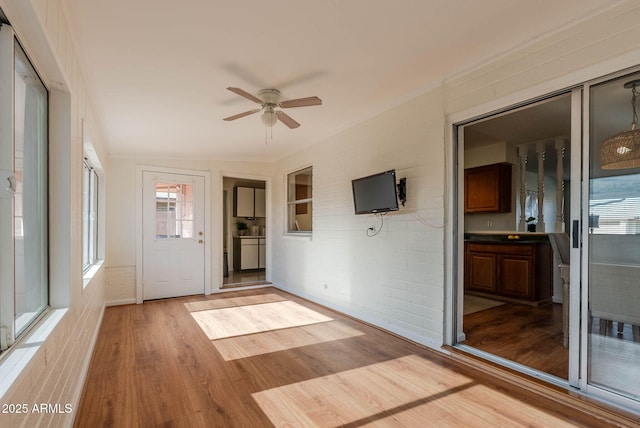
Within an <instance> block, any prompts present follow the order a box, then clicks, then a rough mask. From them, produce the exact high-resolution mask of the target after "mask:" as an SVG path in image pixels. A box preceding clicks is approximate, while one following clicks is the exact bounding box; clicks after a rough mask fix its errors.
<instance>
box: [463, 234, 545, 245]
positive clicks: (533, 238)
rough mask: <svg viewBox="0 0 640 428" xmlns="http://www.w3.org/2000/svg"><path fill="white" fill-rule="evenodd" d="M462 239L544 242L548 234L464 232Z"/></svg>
mask: <svg viewBox="0 0 640 428" xmlns="http://www.w3.org/2000/svg"><path fill="white" fill-rule="evenodd" d="M464 241H465V242H477V243H486V244H500V243H505V244H544V243H548V242H549V236H548V235H547V234H546V233H540V232H499V233H486V232H480V233H474V232H469V233H465V234H464Z"/></svg>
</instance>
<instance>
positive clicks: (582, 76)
mask: <svg viewBox="0 0 640 428" xmlns="http://www.w3.org/2000/svg"><path fill="white" fill-rule="evenodd" d="M638 58H640V49H637V50H635V51H633V52H631V53H627V54H625V55H622V56H620V57H617V58H613V59H610V60H607V61H603V62H600V63H597V64H594V65H591V66H589V67H585V68H583V69H580V70H577V71H574V72H572V73H568V74H565V75H564V76H561V77H558V78H555V79H553V80H550V81H548V82H543V83H540V84H538V85H535V86H532V87H529V88H526V89H523V90H520V91H516V92H513V93H510V94H507V95H504V96H502V97H500V98H496V99H493V100H491V101H487V102H485V103H482V104H479V105H475V106H473V107H469V108H467V109H464V110H460V111H457V112H452V113H451V114H449V116H448V119H449V121H450V122H451V123H464V122H467V121H471V120H473V119H475V118H478V117H481V116H487V115H489V114H491V112H496V111H500V110H504V109H505V108H508V107H509V106H515V105H518V104H521V103H526V102H529V101H530V100H535V99H536V98H539V97H546V96H548V95H551V94H554V93H556V92H561V91H569V90H570V89H571V88H573V87H576V86H582V85H583V84H585V82H591V81H595V80H597V79H601V78H602V77H603V76H607V75H613V74H614V73H615V74H618V73H621V74H626V73H628V72H629V71H626V70H628V69H629V70H630V69H633V68H635V67H637V65H638ZM463 78H464V77H461V79H463ZM456 80H457V79H456ZM451 82H452V80H447V83H451ZM443 91H444V95H443V97H444V99H445V100H446V86H444V82H443Z"/></svg>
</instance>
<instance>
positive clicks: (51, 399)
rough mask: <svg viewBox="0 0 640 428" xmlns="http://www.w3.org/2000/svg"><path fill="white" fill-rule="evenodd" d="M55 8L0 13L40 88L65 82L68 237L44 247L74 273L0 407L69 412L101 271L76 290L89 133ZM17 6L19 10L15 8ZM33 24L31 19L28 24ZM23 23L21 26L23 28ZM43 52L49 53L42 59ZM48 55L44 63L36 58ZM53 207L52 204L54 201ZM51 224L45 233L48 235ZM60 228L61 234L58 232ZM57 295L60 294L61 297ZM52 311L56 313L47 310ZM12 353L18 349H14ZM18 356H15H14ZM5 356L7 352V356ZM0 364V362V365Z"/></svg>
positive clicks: (10, 3)
mask: <svg viewBox="0 0 640 428" xmlns="http://www.w3.org/2000/svg"><path fill="white" fill-rule="evenodd" d="M62 3H63V2H62V1H61V0H33V1H31V2H30V5H25V4H24V3H23V2H19V1H16V0H0V7H2V9H3V11H4V12H5V13H6V14H7V16H8V18H9V19H10V20H11V21H12V24H13V25H14V27H15V29H16V33H17V34H18V36H19V37H21V42H22V43H23V45H24V46H25V49H26V50H27V53H28V54H29V55H30V56H31V57H32V59H33V60H34V61H35V63H36V64H37V65H38V69H39V71H40V72H41V73H44V78H45V79H44V80H45V81H47V82H52V81H53V82H60V81H63V80H64V81H65V82H66V85H67V86H68V87H69V88H70V90H71V124H70V126H71V128H70V129H71V131H70V132H71V149H72V150H71V153H69V154H68V156H69V159H70V162H71V164H72V165H74V164H76V165H77V169H75V170H73V171H70V172H69V174H70V177H65V179H66V180H68V182H69V184H70V186H71V195H72V198H71V200H70V201H69V205H68V207H65V210H67V211H68V215H67V221H69V222H70V224H72V225H73V229H72V231H71V233H70V236H68V237H67V238H66V239H68V241H67V242H52V246H53V248H55V250H58V251H64V250H65V249H67V246H68V249H69V252H70V254H71V259H72V261H71V262H70V263H71V266H68V267H63V268H62V270H66V269H68V270H69V271H70V272H74V273H73V274H72V275H71V280H70V282H69V283H68V284H56V285H55V286H57V287H59V286H62V287H69V300H70V306H69V307H68V309H67V311H66V313H65V314H64V316H63V317H62V318H61V320H60V321H59V323H58V324H57V325H56V326H55V328H53V330H52V331H50V333H49V334H48V335H45V336H43V338H42V340H37V341H34V343H33V344H30V345H29V346H30V349H33V348H34V347H35V348H36V351H35V354H34V356H33V357H32V358H31V359H30V360H29V362H28V363H27V365H26V367H25V368H23V369H22V370H21V371H20V374H19V375H18V377H17V379H16V380H15V381H14V382H13V383H12V384H11V386H10V387H9V389H8V390H7V391H6V393H5V394H4V395H3V396H2V397H0V402H1V403H25V404H27V405H29V406H30V407H31V406H33V405H34V404H36V405H37V404H40V403H45V404H46V403H52V404H55V403H61V404H62V405H64V404H67V403H69V404H71V405H72V406H73V407H74V410H75V407H76V406H77V400H78V399H79V398H80V395H79V394H80V391H81V388H82V386H83V380H84V375H85V370H86V368H87V365H88V362H89V359H90V357H91V351H92V345H93V344H92V341H93V339H94V337H95V333H97V329H98V327H99V323H100V319H101V316H102V311H103V308H104V283H105V278H104V269H102V270H99V271H98V272H97V274H96V276H95V277H94V278H93V280H92V281H91V283H90V284H89V285H88V286H87V287H86V288H84V289H83V287H82V275H81V273H80V271H81V269H80V265H81V255H82V244H81V241H80V236H79V235H80V234H79V232H78V230H79V229H80V227H78V228H76V226H77V225H79V224H81V218H82V216H81V195H82V192H81V191H80V189H81V186H82V182H81V176H82V162H81V159H82V120H83V119H84V120H85V124H87V125H88V126H90V127H92V128H93V127H94V123H93V114H92V112H91V110H90V103H89V102H88V101H87V100H86V90H85V85H84V82H83V80H82V74H81V72H80V66H79V64H78V61H77V58H76V55H75V47H74V45H73V42H72V39H71V37H70V33H69V32H68V30H67V28H68V27H67V23H66V22H67V21H66V17H65V15H64V11H63V5H62ZM18 4H20V5H19V6H18ZM29 7H32V8H33V10H32V12H33V14H26V15H25V14H22V13H21V14H20V15H21V18H16V19H15V20H14V19H12V18H14V17H15V16H17V15H12V11H14V10H16V9H17V8H20V10H23V11H24V10H25V9H28V8H29ZM32 17H35V18H32ZM25 19H28V20H29V21H23V20H25ZM38 26H41V27H42V28H43V29H44V31H45V33H46V35H47V40H43V39H42V38H41V37H40V36H38V34H39V32H38V31H37V30H35V28H37V27H38ZM46 52H49V53H48V54H46ZM43 53H44V55H51V56H52V57H54V58H55V61H54V62H53V63H52V62H51V61H49V59H48V58H43V57H42V56H41V55H43ZM92 137H93V138H92V139H93V144H94V148H95V149H96V151H97V153H98V155H99V157H101V158H102V159H103V160H104V159H105V157H104V155H105V149H104V146H103V145H102V143H101V141H100V138H99V136H98V135H92ZM58 202H59V203H61V202H60V201H58ZM56 226H57V225H56V224H52V225H51V227H56ZM64 227H67V226H66V225H65V226H64ZM62 294H64V293H62ZM54 309H60V308H54ZM18 346H19V345H18ZM18 351H19V349H18ZM10 352H11V351H10ZM0 364H1V362H0ZM72 418H73V414H39V413H29V414H27V415H24V414H0V426H2V427H22V426H24V427H35V426H43V427H45V426H46V427H68V426H71V424H72Z"/></svg>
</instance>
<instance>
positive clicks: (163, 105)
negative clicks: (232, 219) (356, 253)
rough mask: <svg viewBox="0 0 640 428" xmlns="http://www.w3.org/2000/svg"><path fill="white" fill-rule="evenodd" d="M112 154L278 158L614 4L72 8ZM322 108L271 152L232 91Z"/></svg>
mask: <svg viewBox="0 0 640 428" xmlns="http://www.w3.org/2000/svg"><path fill="white" fill-rule="evenodd" d="M66 2H67V11H68V15H69V20H70V21H71V22H70V24H71V27H72V28H73V31H74V35H73V38H74V42H75V43H76V45H77V48H78V50H79V57H80V62H81V66H82V68H83V71H84V74H85V79H86V83H87V87H88V91H89V93H90V95H91V96H92V104H93V107H94V110H95V113H96V118H97V120H98V122H99V129H100V130H101V132H102V135H103V137H104V139H105V142H106V144H107V147H108V150H109V152H110V153H111V154H113V155H139V154H141V155H147V156H149V155H153V156H158V157H168V156H177V157H181V158H191V159H193V158H210V159H229V160H265V161H268V160H276V159H279V158H281V157H283V156H285V155H287V154H289V153H291V152H293V151H296V150H298V149H299V148H300V147H301V146H304V145H307V144H311V143H314V142H316V141H319V140H322V139H324V138H326V137H328V136H330V135H333V134H336V133H337V132H339V131H341V130H344V129H346V128H348V127H350V126H353V125H354V124H357V123H359V122H361V121H363V120H365V119H367V118H370V117H372V116H375V115H376V114H378V113H381V112H383V111H385V110H387V109H389V108H391V107H393V106H394V105H396V104H399V103H401V102H402V101H404V100H407V99H410V98H412V97H414V96H416V95H419V94H420V93H422V92H424V91H426V90H428V89H429V88H431V87H433V86H434V85H436V84H437V83H438V82H441V81H442V79H444V78H445V77H447V76H450V75H452V74H454V73H457V72H459V71H461V70H464V69H467V68H469V67H472V66H474V65H477V64H479V63H481V62H482V61H485V60H487V59H489V58H491V57H495V56H496V55H499V54H501V53H504V52H506V51H508V50H509V49H512V48H514V47H517V46H519V45H522V44H525V43H527V42H530V41H532V40H534V39H536V38H539V37H543V36H544V35H546V34H549V33H550V32H553V31H555V30H557V29H558V28H560V27H562V26H565V25H568V24H570V23H573V22H575V21H576V20H579V19H582V18H583V17H585V16H588V15H591V14H593V13H594V12H595V11H597V10H598V9H600V8H602V7H607V6H611V4H612V2H611V1H609V0H562V1H558V0H536V1H530V0H527V1H520V0H518V1H516V0H482V1H478V0H428V1H427V0H396V1H388V0H385V1H382V0H325V1H300V0H270V1H264V0H235V1H222V0H182V1H180V2H176V1H167V0H109V1H104V0H66ZM228 86H235V87H240V88H242V89H244V90H246V91H248V92H250V93H253V94H256V93H257V92H258V91H259V90H260V89H263V88H272V87H275V88H277V89H280V90H281V91H282V95H283V99H292V98H301V97H307V96H312V95H317V96H318V97H320V98H322V100H323V105H322V106H316V107H302V108H295V109H288V110H287V113H288V114H290V115H291V116H292V117H293V118H294V119H295V120H297V121H298V122H300V123H301V125H302V126H300V127H299V128H297V129H293V130H292V129H288V128H287V127H285V126H284V125H283V124H281V123H278V124H277V125H276V126H275V127H274V128H273V138H272V139H271V137H269V138H268V139H267V140H266V143H265V136H266V133H265V128H264V126H263V125H262V123H261V121H260V117H259V115H257V114H256V115H252V116H248V117H245V118H242V119H238V120H236V121H233V122H225V121H223V120H222V118H223V117H227V116H231V115H233V114H236V113H240V112H243V111H246V110H250V109H253V108H255V106H256V104H253V103H252V102H251V101H249V100H246V99H244V98H242V97H239V96H238V95H235V94H233V93H231V92H229V91H227V90H226V89H225V88H227V87H228Z"/></svg>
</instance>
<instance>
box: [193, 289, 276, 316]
mask: <svg viewBox="0 0 640 428" xmlns="http://www.w3.org/2000/svg"><path fill="white" fill-rule="evenodd" d="M285 300H287V299H286V298H285V297H282V296H279V295H277V294H273V293H269V294H256V295H253V296H241V297H227V298H223V299H211V300H202V301H198V302H188V303H185V304H184V307H185V308H187V310H188V311H189V312H196V311H206V310H209V309H220V308H233V307H236V306H247V305H258V304H260V303H271V302H282V301H285Z"/></svg>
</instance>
